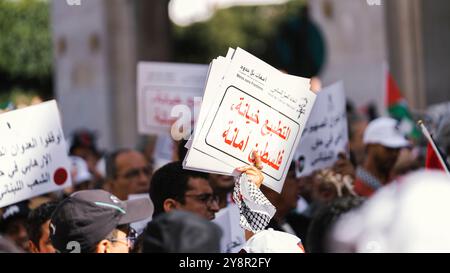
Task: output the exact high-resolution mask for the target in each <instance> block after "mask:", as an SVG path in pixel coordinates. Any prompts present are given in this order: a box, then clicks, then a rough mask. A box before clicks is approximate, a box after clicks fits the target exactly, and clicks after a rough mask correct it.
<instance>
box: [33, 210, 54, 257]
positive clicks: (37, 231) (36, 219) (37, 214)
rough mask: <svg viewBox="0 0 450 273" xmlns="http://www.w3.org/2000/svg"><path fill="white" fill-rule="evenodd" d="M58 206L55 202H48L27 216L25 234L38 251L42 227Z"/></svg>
mask: <svg viewBox="0 0 450 273" xmlns="http://www.w3.org/2000/svg"><path fill="white" fill-rule="evenodd" d="M57 206H58V203H57V202H49V203H45V204H42V205H40V206H39V207H37V208H36V209H34V210H32V211H31V212H30V214H29V215H28V221H27V232H28V237H29V239H30V241H32V242H33V244H34V245H35V246H36V247H37V248H38V249H39V240H40V239H41V236H42V225H43V224H44V223H45V222H47V221H48V220H50V219H51V217H52V214H53V212H54V211H55V209H56V207H57Z"/></svg>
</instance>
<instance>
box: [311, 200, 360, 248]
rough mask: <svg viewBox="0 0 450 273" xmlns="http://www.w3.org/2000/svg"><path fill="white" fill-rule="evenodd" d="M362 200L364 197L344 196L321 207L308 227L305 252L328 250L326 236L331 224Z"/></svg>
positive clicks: (357, 205)
mask: <svg viewBox="0 0 450 273" xmlns="http://www.w3.org/2000/svg"><path fill="white" fill-rule="evenodd" d="M363 202H364V198H362V197H357V196H346V197H342V198H338V199H336V200H334V201H333V202H331V203H330V204H328V205H326V206H323V207H321V208H320V209H319V211H318V212H317V213H316V214H315V216H314V218H313V220H312V222H311V224H310V226H309V228H308V234H307V236H306V245H305V247H306V250H307V252H309V253H325V252H328V251H329V249H328V236H329V232H330V231H331V229H332V227H333V225H334V224H335V223H336V222H337V220H338V219H339V217H340V216H341V215H342V214H344V213H346V212H349V211H350V210H352V209H355V208H358V207H359V206H361V205H362V203H363Z"/></svg>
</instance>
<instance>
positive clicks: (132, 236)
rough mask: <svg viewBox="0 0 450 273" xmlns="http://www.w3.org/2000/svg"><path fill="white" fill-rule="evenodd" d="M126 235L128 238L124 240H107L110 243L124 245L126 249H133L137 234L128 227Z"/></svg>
mask: <svg viewBox="0 0 450 273" xmlns="http://www.w3.org/2000/svg"><path fill="white" fill-rule="evenodd" d="M127 235H128V236H127V237H125V238H109V239H107V240H108V241H110V242H112V243H114V242H117V243H122V244H126V245H127V246H128V248H130V249H132V248H133V247H134V245H135V244H136V241H137V238H138V234H137V232H136V230H134V229H133V228H131V227H130V228H129V231H128V234H127Z"/></svg>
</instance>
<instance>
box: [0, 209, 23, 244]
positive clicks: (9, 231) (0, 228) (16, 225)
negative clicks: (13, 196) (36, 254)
mask: <svg viewBox="0 0 450 273" xmlns="http://www.w3.org/2000/svg"><path fill="white" fill-rule="evenodd" d="M29 212H30V209H29V207H28V201H24V202H20V203H17V204H14V205H10V206H8V207H5V208H4V209H3V214H2V216H1V220H0V234H3V236H4V237H5V238H7V239H8V240H10V241H12V242H14V243H15V244H16V245H17V246H18V247H20V248H21V249H23V250H25V251H28V234H27V228H26V227H27V217H28V213H29Z"/></svg>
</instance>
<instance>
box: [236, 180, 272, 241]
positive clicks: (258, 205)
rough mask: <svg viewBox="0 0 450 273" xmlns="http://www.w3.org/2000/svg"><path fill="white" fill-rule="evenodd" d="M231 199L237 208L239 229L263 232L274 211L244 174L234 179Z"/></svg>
mask: <svg viewBox="0 0 450 273" xmlns="http://www.w3.org/2000/svg"><path fill="white" fill-rule="evenodd" d="M233 199H234V201H235V202H236V204H237V205H238V207H239V212H240V215H241V217H240V225H241V227H242V228H243V229H246V230H250V231H252V232H253V233H257V232H258V231H261V230H264V229H265V228H266V227H267V225H268V224H269V222H270V219H272V217H273V215H274V214H275V211H276V209H275V207H274V206H273V205H272V203H270V201H269V200H268V199H267V198H266V196H264V194H263V193H262V192H261V190H260V189H259V188H258V186H256V184H255V183H253V182H252V181H251V180H250V178H249V177H248V176H247V174H245V173H243V174H241V175H240V176H237V177H236V178H235V186H234V192H233Z"/></svg>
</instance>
